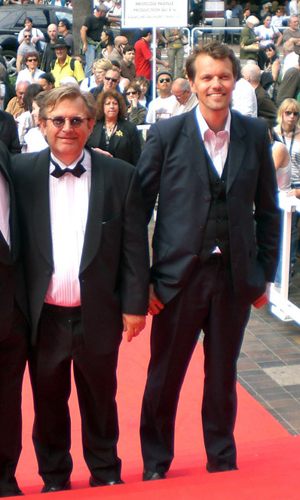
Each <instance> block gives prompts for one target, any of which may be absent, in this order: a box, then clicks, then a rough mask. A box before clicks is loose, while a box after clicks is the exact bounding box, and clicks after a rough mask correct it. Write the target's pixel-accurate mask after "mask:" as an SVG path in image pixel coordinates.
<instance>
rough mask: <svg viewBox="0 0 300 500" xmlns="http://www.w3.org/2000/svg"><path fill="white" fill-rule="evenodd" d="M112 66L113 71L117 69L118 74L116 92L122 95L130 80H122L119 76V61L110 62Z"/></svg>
mask: <svg viewBox="0 0 300 500" xmlns="http://www.w3.org/2000/svg"><path fill="white" fill-rule="evenodd" d="M111 63H112V65H113V69H117V70H118V72H119V75H120V81H119V83H118V87H119V88H118V90H119V91H120V92H121V93H123V92H124V90H125V87H126V85H127V84H128V83H129V82H130V80H128V78H123V76H122V75H121V66H120V63H119V61H114V60H112V61H111Z"/></svg>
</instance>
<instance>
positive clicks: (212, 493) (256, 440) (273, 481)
mask: <svg viewBox="0 0 300 500" xmlns="http://www.w3.org/2000/svg"><path fill="white" fill-rule="evenodd" d="M149 326H150V325H149V324H148V328H147V329H146V330H145V331H144V332H142V333H141V334H140V336H139V337H138V338H136V339H134V340H133V342H132V343H131V344H128V343H127V342H123V344H122V346H121V350H120V361H119V370H118V373H119V389H118V407H119V417H120V442H119V456H120V457H121V458H122V461H123V468H122V478H123V480H124V481H125V482H126V484H125V485H121V486H114V487H105V488H93V489H92V488H89V487H88V477H89V472H88V470H87V468H86V465H85V463H84V461H83V458H82V451H81V443H80V419H79V413H78V407H77V401H76V394H74V392H73V393H72V396H71V401H70V407H71V417H72V440H73V441H72V456H73V460H74V470H73V474H72V486H73V489H72V491H70V492H60V493H53V494H48V495H51V496H50V498H53V497H54V498H57V499H62V498H65V499H67V500H69V499H70V500H71V499H77V498H78V499H79V498H81V499H94V498H99V497H100V496H101V498H104V499H111V500H121V496H122V497H123V498H124V499H130V500H131V499H132V500H135V499H137V500H138V499H139V500H141V498H142V499H143V500H147V499H149V500H150V499H153V497H154V496H155V500H171V499H172V500H174V499H176V500H177V499H178V500H181V499H190V500H193V499H196V498H197V499H198V498H201V499H207V500H208V499H209V500H214V499H223V500H227V499H230V500H232V498H237V499H239V500H247V499H250V498H251V499H252V500H253V499H254V500H260V499H263V500H277V499H278V500H279V499H280V500H286V499H289V500H292V499H297V500H298V499H299V498H300V493H299V472H300V453H299V452H300V437H291V436H290V435H289V434H288V433H287V431H285V429H284V428H283V427H282V426H281V425H280V424H279V423H278V422H276V421H275V419H273V417H272V416H271V415H269V414H268V413H267V412H266V411H265V410H264V409H263V408H262V407H261V406H260V405H259V403H257V402H256V401H255V400H254V399H253V398H252V397H251V396H249V394H248V393H247V392H246V391H245V390H244V389H243V388H242V387H240V386H239V387H238V396H239V410H238V419H237V425H236V440H237V446H238V465H239V471H234V472H227V473H222V474H208V473H207V472H206V471H205V462H206V458H205V452H204V447H203V439H202V432H201V426H200V422H201V420H200V405H201V391H202V379H203V377H202V372H203V359H202V347H201V345H199V346H198V347H197V349H196V352H195V354H194V356H193V359H192V362H191V365H190V367H189V370H188V374H187V377H186V380H185V383H184V387H183V390H182V395H181V400H180V404H179V410H178V417H177V431H176V452H175V459H174V462H173V464H172V468H171V470H170V472H169V473H168V480H164V481H156V482H153V483H142V481H141V472H142V460H141V453H140V444H139V433H138V430H139V415H140V406H141V399H142V394H143V389H144V384H145V378H146V369H147V363H148V359H149V330H150V328H149ZM23 415H24V438H23V452H22V455H21V459H20V463H19V467H18V470H17V478H18V482H19V485H20V487H21V488H22V490H23V491H24V493H25V494H26V496H27V498H28V499H29V500H30V499H35V500H36V499H37V494H38V493H39V492H40V490H41V487H42V481H41V479H40V477H39V476H38V474H37V464H36V460H35V456H34V451H33V447H32V444H31V427H32V421H33V410H32V399H31V393H30V386H29V381H28V375H26V379H25V386H24V396H23ZM298 471H299V472H298ZM41 498H44V496H43V497H41ZM47 498H48V497H47Z"/></svg>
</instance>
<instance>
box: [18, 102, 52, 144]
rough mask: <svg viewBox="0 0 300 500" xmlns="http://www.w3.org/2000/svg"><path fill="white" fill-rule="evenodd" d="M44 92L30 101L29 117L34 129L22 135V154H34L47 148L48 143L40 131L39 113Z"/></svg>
mask: <svg viewBox="0 0 300 500" xmlns="http://www.w3.org/2000/svg"><path fill="white" fill-rule="evenodd" d="M44 95H45V92H41V93H40V94H37V95H36V96H35V97H34V98H33V99H32V105H31V116H32V120H33V124H34V127H33V128H31V129H30V130H28V132H27V133H26V134H25V135H24V141H23V142H24V148H23V151H22V153H35V152H38V151H42V150H43V149H46V148H47V147H48V143H47V141H46V139H45V137H44V134H43V133H42V131H41V129H40V120H39V112H40V107H41V102H42V99H43V98H44Z"/></svg>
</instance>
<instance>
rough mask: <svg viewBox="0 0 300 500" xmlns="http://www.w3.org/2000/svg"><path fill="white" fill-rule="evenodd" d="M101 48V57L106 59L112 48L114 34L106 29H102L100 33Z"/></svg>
mask: <svg viewBox="0 0 300 500" xmlns="http://www.w3.org/2000/svg"><path fill="white" fill-rule="evenodd" d="M100 45H101V48H102V56H103V57H104V58H105V59H107V58H108V56H109V54H110V53H111V51H112V50H113V48H114V34H113V32H112V31H111V30H110V29H108V28H104V29H103V31H102V33H101V43H100Z"/></svg>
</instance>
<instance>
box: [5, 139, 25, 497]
mask: <svg viewBox="0 0 300 500" xmlns="http://www.w3.org/2000/svg"><path fill="white" fill-rule="evenodd" d="M9 173H10V155H9V152H8V150H7V149H6V147H5V146H4V145H3V144H2V142H1V141H0V497H6V496H19V495H22V492H21V490H20V489H19V487H18V484H17V481H16V478H15V471H16V467H17V464H18V460H19V456H20V452H21V447H22V441H21V430H22V420H21V390H22V381H23V374H24V369H25V364H26V359H27V344H28V336H29V328H28V323H27V320H26V316H27V314H28V312H27V303H26V295H25V287H24V283H23V277H22V269H21V266H20V245H19V243H20V241H19V234H18V226H17V212H16V204H15V197H14V192H13V188H12V183H11V179H10V177H9Z"/></svg>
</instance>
